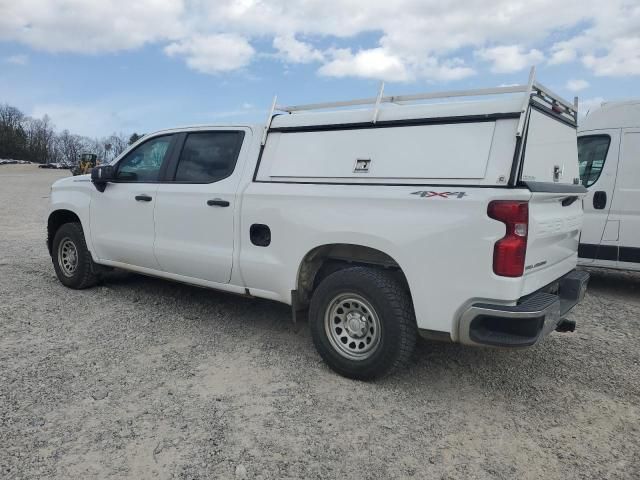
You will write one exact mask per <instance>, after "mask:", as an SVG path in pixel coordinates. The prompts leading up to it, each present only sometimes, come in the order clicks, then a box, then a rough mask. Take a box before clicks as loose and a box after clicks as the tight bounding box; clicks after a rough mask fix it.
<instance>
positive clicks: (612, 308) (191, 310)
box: [0, 165, 640, 479]
mask: <svg viewBox="0 0 640 480" xmlns="http://www.w3.org/2000/svg"><path fill="white" fill-rule="evenodd" d="M67 174H68V173H67V172H65V171H51V170H38V169H36V168H34V167H32V166H23V165H10V166H2V167H0V247H1V248H0V477H1V478H10V479H13V478H83V479H86V478H124V477H127V478H185V479H186V478H189V479H191V478H194V479H195V478H234V477H235V478H264V479H267V478H269V479H280V478H338V477H340V478H342V477H347V478H370V479H381V478H411V477H414V478H436V479H457V478H473V479H485V478H518V479H539V478H557V479H578V478H580V479H583V478H594V479H596V478H597V479H609V478H629V479H637V478H639V477H640V424H639V421H638V420H639V418H640V411H639V408H640V407H639V404H640V402H639V399H640V368H639V359H640V349H639V346H640V318H639V317H640V274H628V273H615V272H599V271H596V270H594V271H593V272H592V274H593V277H592V283H591V286H590V290H589V292H588V294H587V298H586V300H585V301H584V302H583V303H582V304H581V305H579V306H578V307H577V308H576V309H575V310H574V311H573V313H572V314H571V318H573V319H575V320H577V321H578V330H577V331H576V332H575V333H572V334H552V335H551V337H550V338H548V339H547V341H545V342H544V343H542V344H541V345H538V346H536V347H533V348H530V349H527V350H522V351H500V350H493V349H473V348H468V347H462V346H458V345H450V344H438V343H429V342H421V343H420V344H419V345H418V348H417V351H416V355H415V358H414V360H413V362H412V364H411V366H410V368H409V369H408V370H406V371H403V372H400V373H399V374H397V375H395V376H393V377H391V378H387V379H384V380H382V381H378V382H374V383H363V382H355V381H350V380H347V379H344V378H341V377H339V376H337V375H335V374H334V373H332V372H331V371H330V370H329V369H328V368H327V367H325V366H324V364H323V363H322V362H321V360H320V358H319V356H318V355H317V354H316V352H315V351H314V349H313V346H312V343H311V339H310V337H309V333H308V328H307V325H306V324H304V323H303V324H302V325H300V327H299V330H298V331H297V332H296V331H295V330H294V329H293V327H292V325H291V323H290V315H289V310H288V308H287V307H286V306H283V305H279V304H276V303H271V302H267V301H261V300H247V299H243V298H240V297H234V296H231V295H227V294H222V293H217V292H214V291H208V290H204V289H199V288H195V287H189V286H185V285H180V284H175V283H170V282H166V281H161V280H156V279H151V278H145V277H142V276H138V275H131V274H115V275H112V276H111V277H110V278H109V279H108V280H107V281H106V282H105V283H104V284H103V285H101V286H98V287H96V288H93V289H90V290H85V291H73V290H69V289H66V288H64V287H63V286H62V285H61V284H60V283H58V281H57V280H56V277H55V275H54V271H53V268H52V266H51V261H50V259H49V256H48V253H47V251H46V248H45V245H44V236H45V231H44V230H45V215H46V208H47V201H48V200H47V196H48V192H49V190H48V189H49V185H50V184H51V183H52V182H53V181H54V180H55V179H56V178H59V177H61V176H64V175H67Z"/></svg>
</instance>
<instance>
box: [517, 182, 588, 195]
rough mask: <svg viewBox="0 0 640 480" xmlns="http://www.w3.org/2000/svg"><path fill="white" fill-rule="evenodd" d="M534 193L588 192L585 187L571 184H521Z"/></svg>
mask: <svg viewBox="0 0 640 480" xmlns="http://www.w3.org/2000/svg"><path fill="white" fill-rule="evenodd" d="M520 183H521V184H522V185H523V186H525V187H527V188H528V189H529V190H530V191H532V192H540V193H566V194H567V195H569V194H575V193H587V192H588V190H587V189H586V188H585V187H584V185H573V184H569V183H553V182H520Z"/></svg>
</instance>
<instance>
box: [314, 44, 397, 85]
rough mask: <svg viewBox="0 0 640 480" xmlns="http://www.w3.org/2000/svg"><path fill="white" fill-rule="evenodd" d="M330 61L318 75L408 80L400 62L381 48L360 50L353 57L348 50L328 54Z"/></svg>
mask: <svg viewBox="0 0 640 480" xmlns="http://www.w3.org/2000/svg"><path fill="white" fill-rule="evenodd" d="M330 55H331V56H332V57H333V59H332V60H331V61H329V62H328V63H326V64H324V65H323V66H322V67H320V70H319V73H320V74H321V75H326V76H330V77H347V76H354V77H364V78H376V79H381V80H388V81H398V82H404V81H407V80H409V78H410V76H409V72H408V71H407V68H406V67H405V65H404V63H403V62H402V60H400V59H399V58H398V57H396V56H394V55H391V54H389V53H388V52H386V51H385V50H384V49H382V48H372V49H369V50H360V51H359V52H357V53H356V54H355V55H354V54H353V53H352V52H351V50H349V49H339V50H333V51H331V52H330Z"/></svg>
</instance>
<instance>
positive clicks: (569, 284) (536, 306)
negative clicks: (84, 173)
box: [459, 270, 589, 347]
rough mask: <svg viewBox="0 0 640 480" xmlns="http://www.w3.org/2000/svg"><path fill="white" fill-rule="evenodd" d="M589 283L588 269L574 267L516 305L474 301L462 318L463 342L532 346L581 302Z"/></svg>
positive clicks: (460, 334) (460, 336)
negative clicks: (580, 269)
mask: <svg viewBox="0 0 640 480" xmlns="http://www.w3.org/2000/svg"><path fill="white" fill-rule="evenodd" d="M588 282H589V274H588V273H587V272H583V271H579V270H573V271H571V272H569V273H568V274H567V275H565V276H563V277H561V278H560V279H558V280H557V281H556V282H553V283H552V284H551V285H548V286H547V287H545V288H543V289H541V290H539V291H537V292H535V293H533V294H531V295H527V296H526V297H523V298H521V299H520V300H519V301H518V304H517V305H494V304H491V303H475V304H473V305H471V307H469V308H468V309H467V310H466V311H465V312H464V314H463V315H462V317H461V319H460V323H459V328H460V331H459V338H460V342H461V343H465V344H469V345H491V346H498V347H527V346H530V345H533V344H535V343H537V342H538V341H540V340H541V339H543V338H544V337H546V336H547V335H549V334H550V333H551V332H552V331H554V330H555V329H556V327H557V326H558V324H559V323H560V321H561V320H562V318H563V317H564V316H565V315H566V314H567V313H568V312H569V310H571V309H572V308H573V307H574V306H575V305H576V304H577V303H579V302H580V301H582V299H583V298H584V294H585V292H586V289H587V283H588Z"/></svg>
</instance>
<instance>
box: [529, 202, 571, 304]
mask: <svg viewBox="0 0 640 480" xmlns="http://www.w3.org/2000/svg"><path fill="white" fill-rule="evenodd" d="M563 204H564V205H563ZM581 228H582V201H581V200H580V198H579V196H577V195H575V194H572V195H567V194H564V193H563V194H558V193H548V192H532V196H531V200H529V236H528V239H527V254H526V257H525V273H524V279H525V290H526V291H525V292H524V294H525V295H527V294H529V293H531V292H533V291H536V290H538V289H540V288H542V287H544V286H546V285H548V284H549V283H551V282H553V281H555V280H557V279H558V278H559V277H561V276H562V275H564V274H565V273H567V272H569V271H571V270H573V269H574V268H575V267H576V263H577V260H578V255H577V252H578V243H579V240H580V229H581Z"/></svg>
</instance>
